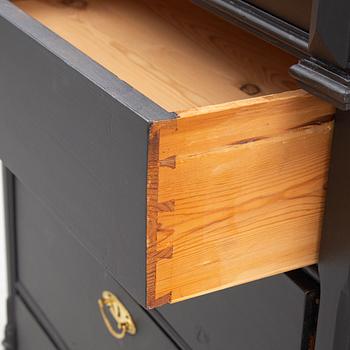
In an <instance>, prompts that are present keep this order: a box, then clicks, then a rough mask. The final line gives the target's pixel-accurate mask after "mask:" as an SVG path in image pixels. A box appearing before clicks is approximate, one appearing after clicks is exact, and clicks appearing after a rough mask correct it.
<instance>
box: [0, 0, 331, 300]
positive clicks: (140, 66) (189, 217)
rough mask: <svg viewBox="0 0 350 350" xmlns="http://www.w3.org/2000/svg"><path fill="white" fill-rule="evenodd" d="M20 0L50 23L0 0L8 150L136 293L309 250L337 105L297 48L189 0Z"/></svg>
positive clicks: (178, 287) (307, 256)
mask: <svg viewBox="0 0 350 350" xmlns="http://www.w3.org/2000/svg"><path fill="white" fill-rule="evenodd" d="M14 3H15V5H17V6H18V7H20V8H22V9H23V10H24V11H25V12H27V13H28V14H29V15H31V16H32V17H34V18H35V19H36V20H37V21H39V22H42V23H43V24H44V25H45V26H46V27H48V28H50V29H51V31H50V30H48V29H47V28H45V27H43V26H42V25H41V24H39V23H38V22H37V21H36V20H33V19H32V18H30V17H29V16H28V15H26V14H24V13H23V12H22V11H20V10H19V9H18V8H17V7H16V6H15V5H13V4H11V3H9V2H8V1H5V0H2V1H1V2H0V4H1V5H0V15H1V20H0V31H1V32H2V33H3V35H2V36H1V38H0V45H1V47H2V51H3V54H2V57H1V64H0V74H1V76H2V79H1V83H0V96H1V97H0V102H1V105H2V113H1V116H0V123H1V124H0V126H1V127H0V149H1V152H2V153H1V157H2V158H3V159H4V160H5V163H6V165H7V166H8V167H9V168H10V170H11V171H12V172H13V173H14V174H15V175H16V176H17V177H18V178H19V179H20V180H21V182H23V183H24V184H25V185H26V186H27V187H28V188H30V189H31V190H32V191H33V192H35V193H36V195H37V196H38V197H39V198H40V199H41V200H42V201H43V203H45V205H46V206H47V207H48V208H50V210H51V211H52V212H54V213H55V215H56V216H57V217H59V218H60V220H61V221H62V222H64V223H65V225H66V227H67V228H68V231H69V232H70V233H71V234H72V235H73V236H75V237H76V238H77V239H78V240H79V241H80V242H81V243H82V245H84V246H85V247H86V248H87V249H88V250H89V251H90V253H92V254H93V255H94V256H95V257H96V259H97V260H98V262H99V263H100V264H101V265H102V266H104V267H106V268H108V269H109V270H110V271H111V274H112V275H113V276H114V278H116V279H118V281H119V282H120V283H121V284H122V285H123V286H125V288H126V289H127V290H128V291H129V293H131V294H132V295H133V297H134V298H136V299H137V300H138V301H139V302H140V303H142V304H147V306H148V307H155V306H159V305H162V304H166V303H174V302H177V301H181V300H184V299H188V298H191V297H193V296H197V295H200V294H205V293H209V292H211V291H215V290H219V289H223V288H226V287H229V286H234V285H238V284H242V283H245V282H249V281H253V280H256V279H260V278H263V277H266V276H270V275H274V274H277V273H280V272H284V271H288V270H292V269H295V268H298V267H301V266H305V265H309V264H313V263H315V262H316V261H317V259H318V244H319V238H320V237H319V236H320V228H321V219H322V210H323V201H324V192H325V183H326V174H327V168H328V157H329V145H330V138H331V131H332V114H333V112H334V110H333V107H331V106H330V105H329V104H327V103H325V102H322V101H321V100H319V99H317V98H315V97H313V96H311V95H309V94H307V93H305V92H303V91H301V90H295V89H296V85H295V82H294V81H293V80H291V78H289V76H288V73H287V70H288V67H289V66H290V65H291V64H292V63H294V58H292V57H290V56H288V55H287V54H285V53H283V52H281V51H279V50H278V49H276V48H273V47H272V46H269V45H268V44H266V43H264V42H262V41H260V40H259V39H257V38H255V37H253V36H251V35H249V34H247V33H244V32H242V31H240V30H238V29H237V28H235V27H233V26H231V25H230V24H228V23H226V22H223V21H221V20H220V19H218V18H216V17H214V16H212V15H210V14H208V13H206V12H205V11H203V10H201V9H199V8H197V7H196V6H194V5H192V4H191V3H190V2H187V1H161V0H152V1H136V2H134V1H133V2H130V1H127V0H123V1H111V0H103V1H100V0H99V1H97V0H95V1H94V0H88V1H34V0H26V1H20V0H18V1H15V2H14ZM54 32H55V33H57V34H58V35H59V36H61V37H63V38H64V39H65V40H62V39H61V38H59V37H58V36H57V35H56V34H54ZM14 42H15V43H16V45H13V43H14ZM68 42H69V43H70V44H69V43H68ZM71 44H72V45H71ZM78 49H79V50H81V51H82V52H83V53H82V52H81V51H79V50H78ZM91 58H92V59H91ZM117 76H118V77H119V78H117ZM124 81H126V82H127V83H125V82H124Z"/></svg>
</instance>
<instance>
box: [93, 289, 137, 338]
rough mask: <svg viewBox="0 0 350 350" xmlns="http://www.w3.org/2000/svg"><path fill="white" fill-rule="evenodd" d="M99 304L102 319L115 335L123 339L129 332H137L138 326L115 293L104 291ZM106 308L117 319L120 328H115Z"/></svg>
mask: <svg viewBox="0 0 350 350" xmlns="http://www.w3.org/2000/svg"><path fill="white" fill-rule="evenodd" d="M98 305H99V308H100V312H101V315H102V319H103V321H104V323H105V325H106V327H107V329H108V331H109V333H110V334H111V335H112V336H113V337H115V338H117V339H123V338H124V337H125V336H126V335H127V334H130V335H135V334H136V326H135V323H134V321H133V319H132V317H131V315H130V313H129V311H128V310H127V309H126V307H125V306H124V305H123V304H122V303H121V301H120V300H119V299H118V298H117V297H116V296H115V295H114V294H113V293H111V292H108V291H104V292H103V293H102V297H101V298H100V299H99V300H98ZM106 310H108V311H109V312H110V314H111V316H112V317H113V319H114V320H115V322H116V324H117V327H118V330H115V329H114V328H113V326H112V325H111V322H110V319H109V318H108V316H107V315H106Z"/></svg>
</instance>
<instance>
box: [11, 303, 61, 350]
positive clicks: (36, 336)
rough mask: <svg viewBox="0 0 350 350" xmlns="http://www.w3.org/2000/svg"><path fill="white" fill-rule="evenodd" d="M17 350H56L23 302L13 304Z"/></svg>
mask: <svg viewBox="0 0 350 350" xmlns="http://www.w3.org/2000/svg"><path fill="white" fill-rule="evenodd" d="M15 317H16V337H17V350H57V348H56V347H55V346H54V345H53V343H52V342H51V340H50V339H49V338H48V337H47V335H46V333H45V332H44V331H43V330H42V328H41V327H40V326H39V324H38V323H37V322H36V320H35V319H34V317H33V315H31V313H30V312H29V310H28V309H27V307H26V306H25V305H24V304H23V302H22V301H21V300H20V299H19V298H17V299H16V302H15Z"/></svg>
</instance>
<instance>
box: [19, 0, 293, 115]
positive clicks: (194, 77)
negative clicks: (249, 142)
mask: <svg viewBox="0 0 350 350" xmlns="http://www.w3.org/2000/svg"><path fill="white" fill-rule="evenodd" d="M14 3H15V4H16V5H17V6H19V7H20V8H21V9H23V10H24V11H26V12H27V13H28V14H30V15H31V16H33V17H34V18H36V19H37V20H38V21H40V22H42V23H43V24H44V25H45V26H47V27H48V28H50V29H51V30H52V31H54V32H56V33H57V34H58V35H60V36H61V37H63V38H64V39H66V40H67V41H68V42H70V43H71V44H73V45H74V46H76V47H77V48H78V49H80V50H81V51H83V52H84V53H86V54H87V55H88V56H90V57H91V58H92V59H94V60H95V61H97V62H98V63H100V64H101V65H102V66H104V67H105V68H107V69H108V70H110V71H111V72H113V73H114V74H116V75H117V76H118V77H119V78H120V79H122V80H125V81H126V82H128V83H129V84H130V85H131V86H133V87H134V88H136V89H137V90H139V91H140V92H142V93H143V94H145V95H146V96H148V97H149V98H150V99H152V100H153V101H155V102H156V103H158V104H159V105H161V106H162V107H164V108H165V109H166V110H168V111H182V110H186V109H189V108H191V107H198V106H206V105H211V104H218V103H223V102H229V101H234V100H239V99H245V98H249V97H251V95H249V93H253V94H256V96H260V95H266V94H272V93H277V92H282V91H286V90H291V89H296V88H297V85H296V83H295V82H294V81H293V80H292V78H290V77H289V76H288V68H289V67H290V66H291V65H292V64H293V63H295V58H293V57H291V56H289V55H287V54H286V53H284V52H282V51H280V50H279V49H277V48H274V47H273V46H271V45H269V44H267V43H265V42H264V41H262V40H259V39H258V38H256V37H254V36H253V35H251V34H248V33H246V32H244V31H242V30H240V29H238V28H236V27H234V26H232V25H231V24H229V23H227V22H225V21H223V20H221V19H219V18H218V17H216V16H214V15H211V14H209V13H208V12H206V11H204V10H202V9H200V8H199V7H197V6H195V5H193V4H191V2H190V1H187V0H144V1H141V0H133V1H130V0H15V1H14Z"/></svg>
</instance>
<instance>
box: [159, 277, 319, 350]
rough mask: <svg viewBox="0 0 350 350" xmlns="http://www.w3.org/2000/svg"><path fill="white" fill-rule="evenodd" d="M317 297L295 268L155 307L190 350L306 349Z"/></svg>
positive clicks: (314, 286)
mask: <svg viewBox="0 0 350 350" xmlns="http://www.w3.org/2000/svg"><path fill="white" fill-rule="evenodd" d="M318 298H319V286H318V284H317V283H316V282H313V280H311V279H310V277H309V276H306V275H305V274H304V273H302V272H301V271H300V270H297V271H293V272H291V273H289V274H281V275H278V276H274V277H269V278H266V279H264V280H261V281H255V282H252V283H250V284H247V285H242V286H238V287H236V288H233V289H228V290H225V291H221V292H218V293H214V294H210V295H207V296H204V297H199V298H195V299H192V300H188V301H184V302H183V303H179V304H174V305H167V306H163V307H161V308H159V309H157V310H158V312H160V313H161V315H162V316H163V317H164V318H165V319H166V320H167V321H168V322H169V323H170V325H171V326H173V327H174V329H175V330H176V331H177V332H178V333H179V334H180V335H181V336H182V337H183V338H184V340H185V341H186V342H187V343H188V344H189V345H190V347H191V348H192V349H195V350H225V349H227V348H228V347H229V348H231V349H239V350H261V349H269V350H280V349H284V350H310V349H313V345H314V339H315V331H316V320H317V312H318ZM228 344H229V345H228Z"/></svg>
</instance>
